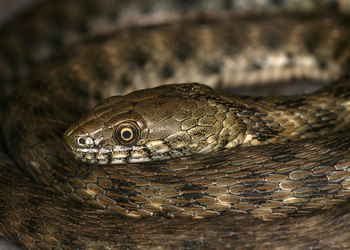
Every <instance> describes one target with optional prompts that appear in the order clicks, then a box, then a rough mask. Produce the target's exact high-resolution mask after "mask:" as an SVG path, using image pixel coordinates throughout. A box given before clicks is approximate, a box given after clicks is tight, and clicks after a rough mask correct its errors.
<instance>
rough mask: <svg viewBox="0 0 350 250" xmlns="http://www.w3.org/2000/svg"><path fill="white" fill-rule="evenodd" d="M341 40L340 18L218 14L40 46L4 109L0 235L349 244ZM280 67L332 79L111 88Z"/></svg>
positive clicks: (161, 242)
mask: <svg viewBox="0 0 350 250" xmlns="http://www.w3.org/2000/svg"><path fill="white" fill-rule="evenodd" d="M223 13H224V12H223ZM349 38H350V27H349V19H348V18H347V17H342V16H337V15H332V14H324V15H319V14H314V15H313V14H287V15H272V16H270V15H268V16H266V15H256V16H242V17H232V16H231V15H229V14H227V13H226V15H224V14H223V15H222V17H220V18H218V17H217V16H212V15H209V16H205V18H204V17H203V16H200V17H188V20H187V21H186V22H182V21H181V22H173V23H169V24H163V25H159V26H148V27H142V28H137V27H134V28H131V29H125V30H124V29H121V30H119V31H117V32H116V33H113V34H111V35H105V36H102V37H98V38H92V39H88V40H86V41H85V42H84V43H82V44H77V45H73V46H71V47H70V48H69V49H67V50H64V51H62V52H60V53H59V54H56V55H54V57H53V58H52V59H50V60H48V61H47V62H45V63H44V64H41V65H40V66H39V67H38V68H36V69H35V70H34V71H33V72H31V73H30V74H29V75H28V76H27V77H26V78H25V79H24V80H23V81H22V82H21V83H20V84H19V86H18V88H17V91H16V92H15V95H14V98H13V100H12V104H11V106H9V107H8V110H7V112H6V116H5V117H6V118H7V119H6V120H5V119H3V126H4V131H5V134H4V137H5V141H6V148H7V151H9V153H10V155H11V159H13V160H14V162H15V163H14V162H12V161H11V160H10V159H9V157H8V156H5V155H3V154H2V155H1V158H0V160H1V170H2V175H1V179H0V180H1V181H0V189H1V191H0V235H1V236H3V237H5V238H7V239H10V240H12V241H13V242H15V243H16V244H18V245H20V246H25V247H29V248H33V249H49V248H63V249H79V248H83V249H87V248H90V249H111V248H117V249H129V248H136V247H143V248H153V247H164V248H176V249H179V248H197V247H203V248H216V249H217V248H234V247H235V248H244V249H246V248H257V247H260V248H271V247H276V246H278V247H281V248H283V247H289V246H290V245H294V246H295V247H296V248H304V249H309V248H317V247H318V248H322V247H334V248H346V247H349V244H350V243H349V242H348V240H347V239H348V236H349V233H348V232H347V227H348V226H349V224H350V220H349V218H348V217H349V213H348V209H349V205H348V203H347V199H348V197H349V196H350V185H349V184H350V169H349V165H350V155H349V147H350V134H349V132H348V130H349V125H348V124H349V116H350V108H349V98H350V83H349V76H348V75H347V74H348V70H349V61H350V60H349V58H350V43H349V42H348V41H349ZM0 52H1V51H0ZM0 55H1V53H0ZM5 58H6V57H5V56H3V57H2V59H1V60H3V61H5ZM0 62H1V61H0ZM4 64H5V65H11V60H8V62H6V63H4ZM9 68H11V67H9ZM19 68H21V67H19ZM244 76H246V78H242V77H244ZM2 77H3V79H4V82H6V81H9V79H11V78H12V77H11V72H6V73H3V74H2ZM295 78H308V79H313V80H318V81H332V82H333V83H331V84H330V85H329V86H327V87H325V88H323V89H321V90H319V91H317V92H314V93H311V94H304V95H298V96H289V97H247V96H239V95H235V94H230V93H226V92H221V91H215V90H213V89H212V88H210V87H208V86H205V85H201V84H196V83H191V84H189V83H188V84H180V85H165V86H161V87H157V88H151V89H147V90H141V91H137V92H133V93H130V94H127V95H124V94H125V93H127V92H130V91H131V90H135V89H136V88H144V87H155V86H158V85H162V84H170V83H174V82H193V81H196V82H201V83H203V84H206V85H209V86H211V87H214V88H220V89H226V88H228V87H229V86H231V85H239V84H241V83H246V84H250V83H251V82H258V83H259V82H261V83H264V82H266V81H285V80H290V79H295ZM243 79H244V80H243ZM117 94H118V95H119V96H113V97H109V96H111V95H117ZM107 97H109V98H108V99H105V98H107ZM103 99H105V100H103ZM102 100H103V101H102ZM97 103H99V104H98V105H97V106H95V105H96V104H97ZM94 106H95V107H94ZM89 110H90V111H89ZM84 114H85V115H84ZM83 115H84V116H83ZM78 117H82V118H81V119H80V120H78ZM77 120H78V121H77ZM67 128H68V129H67ZM65 131H66V132H65ZM15 164H16V165H19V166H20V167H21V169H22V170H23V171H24V172H26V173H27V174H29V175H30V176H31V178H32V179H34V180H35V181H36V182H35V183H34V182H33V181H32V180H29V179H26V178H25V177H24V175H23V174H22V173H21V172H20V171H18V170H16V169H14V166H15ZM79 203H80V204H79ZM330 207H331V208H333V207H337V209H336V211H334V210H335V209H328V208H330ZM129 217H135V218H136V219H134V218H129ZM257 217H258V218H257ZM194 218H198V220H195V219H194ZM261 218H262V219H264V220H268V221H262V220H261ZM275 219H276V220H275ZM270 220H274V221H270ZM218 224H219V225H218Z"/></svg>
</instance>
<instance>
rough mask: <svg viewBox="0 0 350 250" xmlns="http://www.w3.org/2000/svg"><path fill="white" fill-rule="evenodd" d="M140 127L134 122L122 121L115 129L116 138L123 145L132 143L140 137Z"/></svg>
mask: <svg viewBox="0 0 350 250" xmlns="http://www.w3.org/2000/svg"><path fill="white" fill-rule="evenodd" d="M139 135H140V128H139V126H137V125H136V124H135V123H134V122H125V123H121V124H120V125H119V126H118V127H117V128H116V130H115V139H116V140H117V141H118V142H119V143H120V144H122V145H132V144H134V143H135V142H137V140H138V139H139Z"/></svg>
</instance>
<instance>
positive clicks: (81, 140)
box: [77, 137, 86, 145]
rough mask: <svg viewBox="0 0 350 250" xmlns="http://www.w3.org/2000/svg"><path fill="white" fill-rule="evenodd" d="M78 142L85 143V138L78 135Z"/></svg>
mask: <svg viewBox="0 0 350 250" xmlns="http://www.w3.org/2000/svg"><path fill="white" fill-rule="evenodd" d="M77 141H78V143H80V144H82V145H85V143H86V140H85V138H83V137H80V138H78V140H77Z"/></svg>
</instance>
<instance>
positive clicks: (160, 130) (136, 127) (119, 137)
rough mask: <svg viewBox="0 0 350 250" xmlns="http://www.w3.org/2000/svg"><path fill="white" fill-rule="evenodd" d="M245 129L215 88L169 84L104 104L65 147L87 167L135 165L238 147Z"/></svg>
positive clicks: (72, 131) (74, 129)
mask: <svg viewBox="0 0 350 250" xmlns="http://www.w3.org/2000/svg"><path fill="white" fill-rule="evenodd" d="M245 130H246V127H245V124H244V123H243V122H242V121H241V120H240V119H239V118H238V116H237V115H235V114H234V113H232V112H229V105H227V103H225V102H224V101H222V100H220V99H219V98H218V97H217V94H216V92H215V91H214V90H212V89H211V88H209V87H207V86H205V85H200V84H195V83H193V84H179V85H166V86H162V87H157V88H153V89H146V90H140V91H136V92H133V93H130V94H128V95H125V96H113V97H110V98H107V99H105V100H103V101H102V102H101V103H99V104H98V105H97V106H96V107H94V108H93V109H92V110H91V111H90V112H89V113H88V114H86V115H85V116H84V117H82V118H81V119H80V120H79V121H78V122H77V123H75V124H73V125H72V126H70V127H69V128H68V129H67V131H66V132H65V134H64V144H65V146H66V148H67V149H68V151H69V152H71V153H72V154H73V155H74V156H75V157H76V158H77V159H79V160H82V161H84V162H88V163H97V164H114V163H125V162H130V163H134V162H145V161H151V160H162V159H170V158H176V157H182V156H187V155H192V154H196V153H205V152H209V151H213V150H218V149H221V148H225V147H233V146H236V145H239V144H241V143H242V141H243V139H244V137H245Z"/></svg>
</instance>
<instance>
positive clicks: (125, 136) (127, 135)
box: [122, 130, 131, 140]
mask: <svg viewBox="0 0 350 250" xmlns="http://www.w3.org/2000/svg"><path fill="white" fill-rule="evenodd" d="M122 137H123V139H124V140H128V139H130V138H131V132H130V130H124V131H123V133H122Z"/></svg>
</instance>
